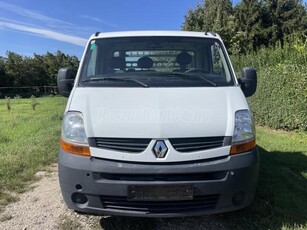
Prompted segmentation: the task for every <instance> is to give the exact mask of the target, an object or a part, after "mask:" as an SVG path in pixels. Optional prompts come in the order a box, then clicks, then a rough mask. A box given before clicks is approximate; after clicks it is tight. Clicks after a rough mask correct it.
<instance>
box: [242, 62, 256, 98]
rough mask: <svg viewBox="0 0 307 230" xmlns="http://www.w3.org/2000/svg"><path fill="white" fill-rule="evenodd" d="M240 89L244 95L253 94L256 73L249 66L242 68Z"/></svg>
mask: <svg viewBox="0 0 307 230" xmlns="http://www.w3.org/2000/svg"><path fill="white" fill-rule="evenodd" d="M239 83H240V85H241V89H242V91H243V93H244V95H245V97H250V96H252V95H254V93H255V92H256V88H257V73H256V70H255V69H253V68H250V67H245V68H243V69H242V76H241V78H240V79H239Z"/></svg>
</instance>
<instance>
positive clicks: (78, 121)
mask: <svg viewBox="0 0 307 230" xmlns="http://www.w3.org/2000/svg"><path fill="white" fill-rule="evenodd" d="M62 138H64V139H65V140H67V141H70V142H75V143H79V144H88V142H87V137H86V134H85V129H84V121H83V116H82V114H81V113H78V112H67V113H66V114H65V116H64V119H63V127H62Z"/></svg>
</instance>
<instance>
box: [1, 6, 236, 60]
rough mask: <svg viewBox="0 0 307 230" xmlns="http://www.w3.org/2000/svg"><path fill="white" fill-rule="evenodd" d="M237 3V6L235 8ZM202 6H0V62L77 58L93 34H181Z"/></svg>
mask: <svg viewBox="0 0 307 230" xmlns="http://www.w3.org/2000/svg"><path fill="white" fill-rule="evenodd" d="M237 1H238V0H235V2H237ZM198 2H202V1H200V0H130V1H125V0H92V1H85V0H52V1H45V0H31V1H29V0H0V56H5V53H6V51H13V52H16V53H18V54H21V55H25V56H32V55H33V53H36V54H45V53H46V52H47V51H49V52H52V53H54V52H56V51H57V50H61V51H62V52H63V53H66V54H69V55H76V56H77V57H78V58H81V56H82V53H83V49H84V46H85V44H86V41H87V39H88V38H89V37H90V36H91V35H92V34H93V33H95V32H96V31H100V32H112V31H127V30H180V29H181V25H182V23H183V21H184V15H185V14H186V13H187V11H188V10H189V9H190V8H195V6H196V5H197V3H198Z"/></svg>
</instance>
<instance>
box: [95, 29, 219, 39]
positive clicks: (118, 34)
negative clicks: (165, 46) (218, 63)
mask: <svg viewBox="0 0 307 230" xmlns="http://www.w3.org/2000/svg"><path fill="white" fill-rule="evenodd" d="M143 36H170V37H171V36H174V37H202V38H204V37H205V38H217V39H219V40H221V37H220V36H219V35H218V34H216V33H214V32H190V31H122V32H107V33H104V32H101V33H100V32H96V33H95V34H93V35H92V36H91V37H90V39H94V38H112V37H143Z"/></svg>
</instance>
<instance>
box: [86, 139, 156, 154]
mask: <svg viewBox="0 0 307 230" xmlns="http://www.w3.org/2000/svg"><path fill="white" fill-rule="evenodd" d="M150 141H151V139H145V138H89V144H90V146H91V147H96V148H101V149H110V150H116V151H122V152H129V153H140V152H143V151H144V150H145V149H146V148H147V146H148V145H149V142H150Z"/></svg>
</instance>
